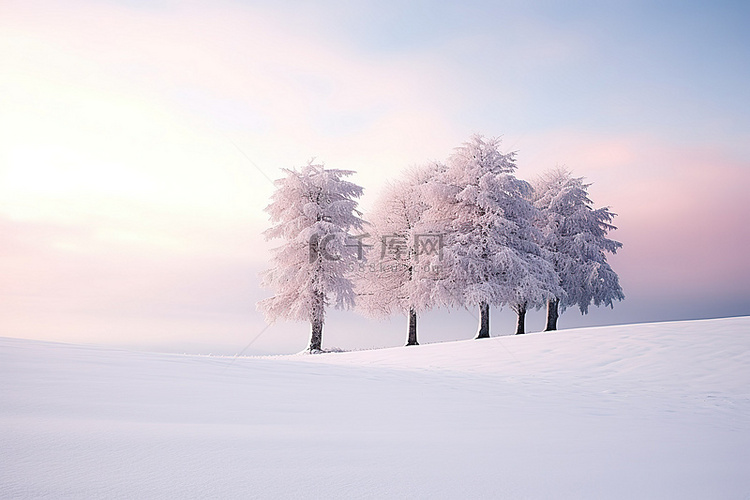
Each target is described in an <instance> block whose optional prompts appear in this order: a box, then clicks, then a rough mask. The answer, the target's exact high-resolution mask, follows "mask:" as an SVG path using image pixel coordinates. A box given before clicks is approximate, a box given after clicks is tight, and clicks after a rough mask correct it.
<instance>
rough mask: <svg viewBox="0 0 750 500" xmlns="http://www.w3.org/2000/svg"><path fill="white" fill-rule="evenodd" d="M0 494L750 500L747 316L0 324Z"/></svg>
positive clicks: (749, 328)
mask: <svg viewBox="0 0 750 500" xmlns="http://www.w3.org/2000/svg"><path fill="white" fill-rule="evenodd" d="M0 497H2V498H45V497H46V498H191V497H192V498H258V497H261V498H277V497H283V498H303V497H305V498H307V497H309V498H369V497H372V498H384V497H397V498H441V497H445V498H491V497H492V498H681V499H682V498H701V499H704V498H738V499H739V498H750V317H742V318H729V319H718V320H704V321H690V322H674V323H661V324H643V325H630V326H613V327H603V328H589V329H579V330H563V331H559V332H557V333H549V334H530V335H526V336H518V337H500V338H493V339H489V340H482V341H464V342H451V343H445V344H433V345H426V346H419V347H409V348H394V349H383V350H377V351H363V352H353V353H336V354H326V355H318V356H309V355H298V356H281V357H273V358H238V359H236V360H232V358H222V357H202V356H188V355H169V354H147V353H136V352H127V351H117V350H111V349H105V348H99V347H91V346H78V345H64V344H52V343H43V342H35V341H28V340H18V339H9V338H3V339H0Z"/></svg>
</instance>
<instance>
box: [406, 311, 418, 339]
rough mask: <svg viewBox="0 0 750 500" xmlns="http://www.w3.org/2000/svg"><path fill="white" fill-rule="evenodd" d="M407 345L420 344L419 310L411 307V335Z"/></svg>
mask: <svg viewBox="0 0 750 500" xmlns="http://www.w3.org/2000/svg"><path fill="white" fill-rule="evenodd" d="M406 345H419V342H417V311H415V310H414V309H413V308H412V309H409V336H408V338H407V340H406Z"/></svg>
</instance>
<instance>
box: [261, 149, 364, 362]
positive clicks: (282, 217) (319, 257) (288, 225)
mask: <svg viewBox="0 0 750 500" xmlns="http://www.w3.org/2000/svg"><path fill="white" fill-rule="evenodd" d="M284 173H285V174H286V176H285V177H284V178H281V179H278V180H276V181H275V183H274V184H275V185H276V192H275V193H274V194H273V196H272V199H271V203H270V204H269V205H268V207H266V212H268V214H269V218H270V221H271V222H272V224H273V226H272V227H271V228H269V229H268V230H266V231H265V233H264V234H265V236H266V239H275V238H280V239H282V240H283V241H284V243H283V244H282V245H281V246H280V247H278V248H276V249H274V255H273V262H272V267H271V268H270V269H269V270H267V271H265V272H264V273H263V274H262V277H263V281H262V284H263V286H267V287H271V288H273V289H274V290H275V292H276V295H274V296H273V297H269V298H267V299H264V300H262V301H260V302H258V308H259V309H260V310H262V311H263V312H264V313H265V316H266V320H267V321H269V322H274V321H276V320H277V319H279V318H282V319H291V320H299V321H309V322H310V324H311V326H312V332H311V336H310V346H309V350H310V351H311V352H316V351H320V350H321V347H322V338H323V323H324V318H325V308H326V306H328V305H329V304H331V303H333V304H334V305H335V306H336V307H337V308H342V309H343V308H349V307H352V306H354V290H353V285H352V282H351V280H350V279H349V278H348V277H347V275H346V272H347V270H348V267H349V265H350V259H352V258H354V254H355V253H356V251H357V245H356V244H353V243H352V240H351V238H350V237H349V232H350V231H352V230H355V229H361V228H362V225H363V220H362V219H361V218H360V215H361V214H360V212H359V211H358V210H357V202H356V201H355V199H356V198H359V197H360V196H361V195H362V192H363V189H362V188H361V187H360V186H358V185H356V184H354V183H352V182H349V181H346V180H343V178H344V177H348V176H350V175H352V174H353V173H354V172H352V171H348V170H335V169H327V168H325V167H324V166H323V165H317V164H312V162H310V163H309V164H308V165H306V166H304V167H302V168H300V169H299V170H298V169H284Z"/></svg>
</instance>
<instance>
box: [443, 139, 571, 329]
mask: <svg viewBox="0 0 750 500" xmlns="http://www.w3.org/2000/svg"><path fill="white" fill-rule="evenodd" d="M499 146H500V139H498V138H485V137H482V136H480V135H474V136H472V137H471V139H470V140H469V141H467V142H465V143H464V144H463V145H462V146H460V147H458V148H456V149H455V150H454V153H453V154H452V155H451V157H450V158H449V159H448V163H447V169H446V171H445V172H444V173H443V174H442V175H441V176H439V178H438V180H437V181H436V182H435V183H434V188H433V189H432V190H431V192H432V194H433V196H432V198H431V204H432V207H431V209H430V213H429V216H430V218H433V219H434V218H437V219H440V218H444V217H446V216H450V217H451V220H450V227H451V231H450V232H449V234H450V237H449V238H447V239H448V243H447V247H446V251H445V254H446V257H447V258H446V268H447V271H448V272H449V273H450V274H451V275H452V281H453V283H454V285H455V286H456V287H457V288H458V289H459V290H461V292H462V305H464V306H473V307H476V306H478V307H479V314H480V320H479V331H478V333H477V338H486V337H489V336H490V329H489V320H490V306H491V305H496V306H502V305H505V304H507V305H510V306H511V307H513V308H514V309H515V310H516V311H517V312H518V313H519V321H520V326H521V329H523V328H522V327H523V317H524V315H525V311H526V309H527V308H528V307H530V306H531V307H538V306H539V304H540V303H543V299H544V298H546V297H548V296H553V294H554V292H556V291H557V278H556V276H555V273H554V270H553V269H552V267H551V266H550V265H549V264H548V263H546V262H545V260H544V258H543V257H542V251H541V249H540V248H539V246H538V245H537V243H536V240H537V239H538V234H537V233H536V229H535V228H534V226H533V217H534V214H535V209H534V207H533V205H532V204H531V202H530V201H529V198H530V195H531V186H530V185H529V184H528V183H527V182H525V181H522V180H520V179H517V178H516V177H515V175H514V174H513V173H514V172H515V170H516V163H515V153H512V152H511V153H502V152H500V150H499ZM436 214H437V215H436ZM540 301H541V302H540Z"/></svg>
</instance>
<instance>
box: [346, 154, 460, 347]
mask: <svg viewBox="0 0 750 500" xmlns="http://www.w3.org/2000/svg"><path fill="white" fill-rule="evenodd" d="M441 170H444V167H443V166H442V165H440V164H437V163H432V164H428V165H426V166H423V167H418V168H413V169H411V170H410V171H408V172H407V173H406V175H405V176H404V177H403V178H401V179H399V180H398V181H396V182H392V183H390V184H388V185H387V186H386V187H385V188H384V190H383V192H382V193H381V195H380V196H379V197H378V199H377V201H376V203H375V205H374V207H373V210H372V211H371V212H370V213H369V214H368V217H367V219H368V221H369V222H370V224H371V231H372V232H373V240H374V241H376V242H377V244H376V245H374V246H373V247H372V249H371V252H370V254H371V257H370V258H369V259H368V261H369V264H368V266H367V267H365V268H363V269H362V271H361V272H360V273H359V278H358V292H359V299H358V305H359V306H360V307H361V308H362V310H363V311H364V312H365V314H367V315H369V316H374V317H386V316H389V315H391V314H393V313H403V314H406V315H407V317H408V329H407V341H406V345H417V344H418V340H417V316H418V314H419V313H421V312H424V311H427V310H430V309H432V308H433V307H437V306H440V305H449V304H454V303H456V299H455V295H456V290H455V288H454V287H453V286H450V284H447V283H445V282H444V280H442V276H443V274H442V248H441V247H442V241H443V240H442V239H443V238H444V234H443V233H442V232H441V226H440V225H439V224H436V223H434V222H431V221H429V220H426V219H425V218H424V214H425V212H426V211H427V210H428V208H429V204H428V203H427V201H426V199H427V198H426V195H427V190H428V189H429V188H430V184H431V182H432V180H433V179H434V177H435V175H436V174H437V173H438V172H440V171H441Z"/></svg>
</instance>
